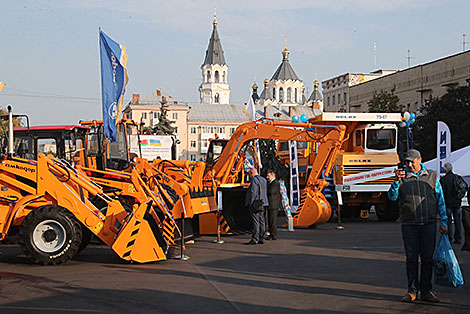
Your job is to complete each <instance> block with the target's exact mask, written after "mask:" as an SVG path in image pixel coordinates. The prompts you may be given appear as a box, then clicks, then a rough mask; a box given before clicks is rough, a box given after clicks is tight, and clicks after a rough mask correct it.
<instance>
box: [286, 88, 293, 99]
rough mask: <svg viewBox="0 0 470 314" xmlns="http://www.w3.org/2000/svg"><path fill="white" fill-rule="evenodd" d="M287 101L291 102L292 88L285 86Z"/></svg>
mask: <svg viewBox="0 0 470 314" xmlns="http://www.w3.org/2000/svg"><path fill="white" fill-rule="evenodd" d="M287 102H288V103H291V102H292V89H291V88H290V87H288V88H287Z"/></svg>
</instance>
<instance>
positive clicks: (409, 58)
mask: <svg viewBox="0 0 470 314" xmlns="http://www.w3.org/2000/svg"><path fill="white" fill-rule="evenodd" d="M406 59H408V68H410V67H411V59H414V57H412V56H411V53H410V49H408V55H407V56H406Z"/></svg>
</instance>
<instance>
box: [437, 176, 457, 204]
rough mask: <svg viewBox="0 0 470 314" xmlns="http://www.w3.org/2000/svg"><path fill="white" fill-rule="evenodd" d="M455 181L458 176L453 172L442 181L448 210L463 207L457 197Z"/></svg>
mask: <svg viewBox="0 0 470 314" xmlns="http://www.w3.org/2000/svg"><path fill="white" fill-rule="evenodd" d="M455 179H456V175H455V174H454V173H453V172H452V171H451V172H449V173H447V174H446V175H445V176H443V177H442V178H441V180H440V181H441V185H442V191H443V192H444V200H445V202H446V207H447V208H457V207H460V205H462V200H461V199H460V198H458V197H457V195H455V185H454V181H455Z"/></svg>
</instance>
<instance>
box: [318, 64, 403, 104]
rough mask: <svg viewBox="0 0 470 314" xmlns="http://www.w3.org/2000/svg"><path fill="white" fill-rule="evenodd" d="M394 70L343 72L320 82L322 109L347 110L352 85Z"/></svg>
mask: <svg viewBox="0 0 470 314" xmlns="http://www.w3.org/2000/svg"><path fill="white" fill-rule="evenodd" d="M395 72H396V70H377V71H374V72H372V73H345V74H342V75H338V76H336V77H334V78H331V79H328V80H325V81H323V82H322V90H323V105H324V110H325V111H329V112H349V111H350V108H349V105H350V100H349V90H350V88H351V87H352V86H355V85H358V84H361V83H364V82H367V81H371V80H375V79H377V78H379V77H382V76H385V75H389V74H392V73H395Z"/></svg>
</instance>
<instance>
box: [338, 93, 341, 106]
mask: <svg viewBox="0 0 470 314" xmlns="http://www.w3.org/2000/svg"><path fill="white" fill-rule="evenodd" d="M339 104H341V94H338V105H339Z"/></svg>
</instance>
